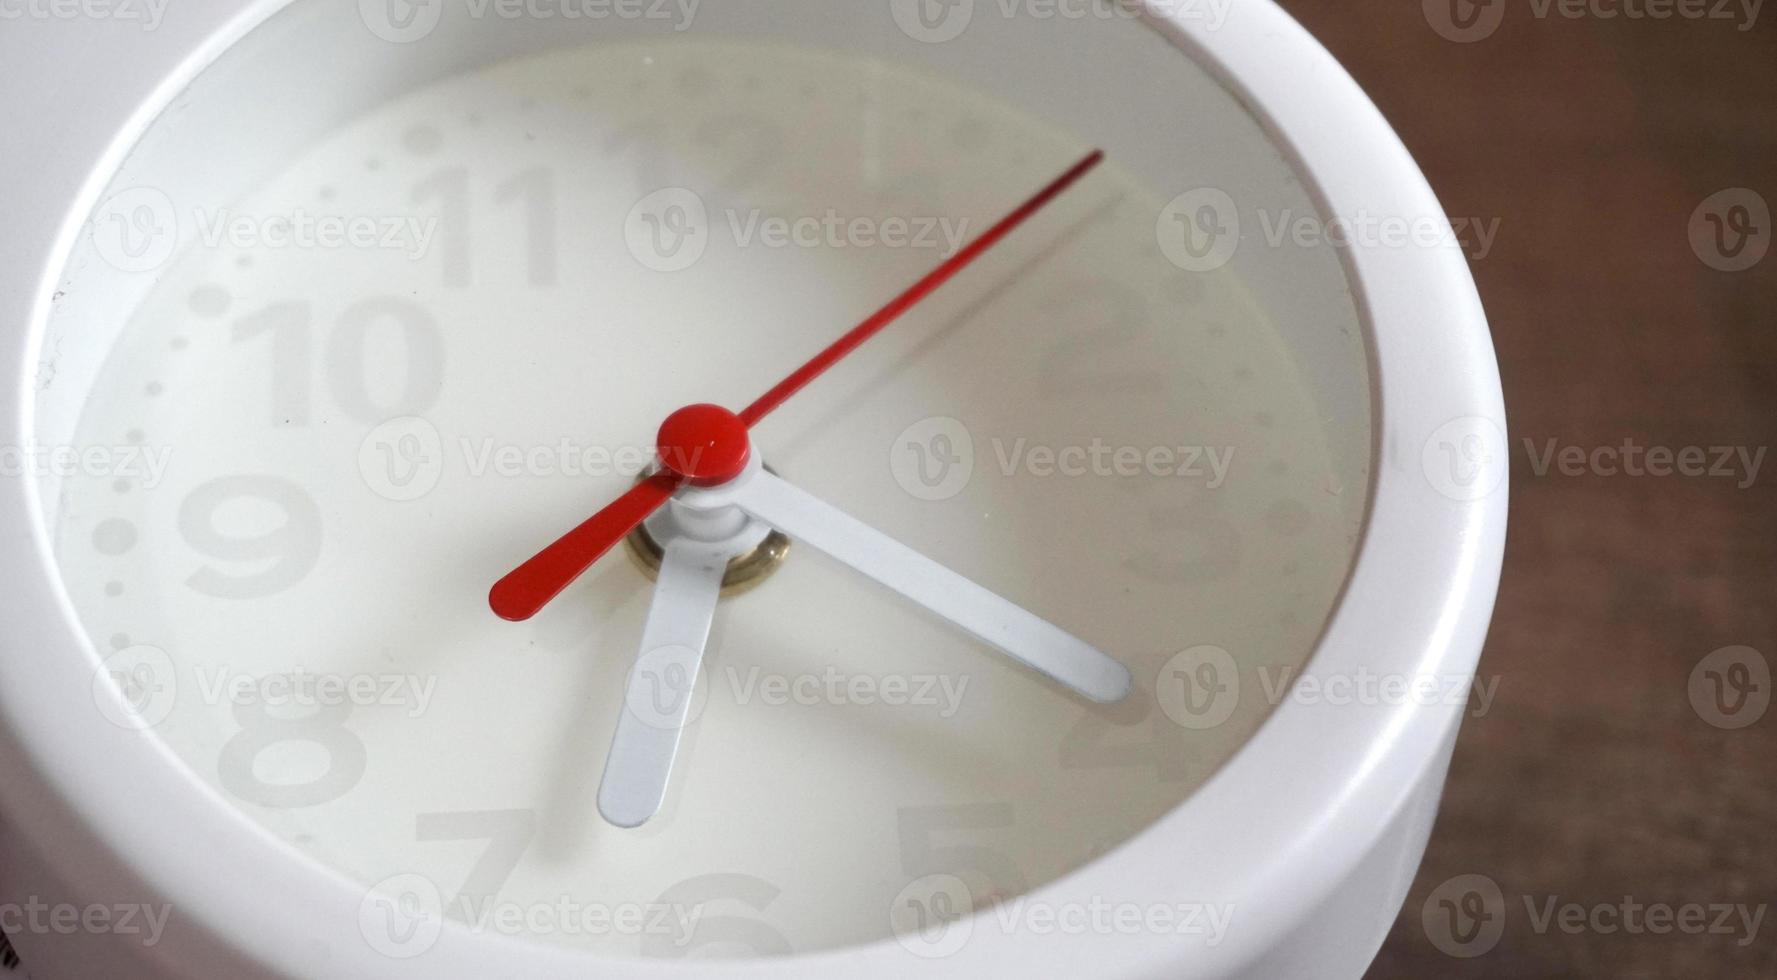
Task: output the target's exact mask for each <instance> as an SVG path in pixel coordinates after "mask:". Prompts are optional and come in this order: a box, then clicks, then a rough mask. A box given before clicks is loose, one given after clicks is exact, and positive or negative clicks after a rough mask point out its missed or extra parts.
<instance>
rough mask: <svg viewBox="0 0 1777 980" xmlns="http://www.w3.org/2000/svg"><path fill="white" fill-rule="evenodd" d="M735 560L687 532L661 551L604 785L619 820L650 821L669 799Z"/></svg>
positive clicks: (603, 805) (608, 811)
mask: <svg viewBox="0 0 1777 980" xmlns="http://www.w3.org/2000/svg"><path fill="white" fill-rule="evenodd" d="M727 567H728V557H727V555H726V554H725V553H722V552H720V551H719V550H718V549H716V548H712V547H711V546H709V545H705V544H700V543H698V542H696V541H692V540H689V539H684V538H679V539H675V540H673V541H671V542H670V543H668V544H667V546H666V549H665V554H664V555H662V556H661V560H660V575H659V579H658V580H657V581H656V583H655V586H654V602H653V605H652V606H650V607H649V609H648V623H647V625H646V626H645V627H644V628H643V630H642V649H641V654H640V655H639V656H638V657H637V658H636V665H635V669H634V670H632V671H631V672H630V675H629V685H628V688H627V689H626V690H625V692H624V695H623V712H622V714H621V715H620V716H619V717H618V719H617V733H616V734H615V735H613V736H612V737H611V752H610V755H608V756H607V757H606V758H605V775H604V780H603V782H602V783H601V784H600V786H599V798H598V806H599V812H600V813H601V814H603V815H604V817H605V819H606V820H609V821H610V822H611V823H613V824H615V825H617V826H619V827H625V828H632V827H639V826H641V825H642V824H644V823H646V822H648V820H649V819H650V818H651V817H653V816H654V815H655V814H656V813H658V812H660V805H661V803H662V801H664V800H665V799H666V787H667V780H668V778H669V777H670V776H671V775H672V770H673V758H674V757H675V756H676V755H677V754H678V751H679V734H680V732H681V731H683V729H684V727H685V723H686V719H687V718H688V717H689V716H690V712H691V697H692V693H693V690H694V688H695V686H696V684H697V674H698V670H699V668H700V667H701V666H702V663H703V648H704V644H705V643H706V642H707V641H708V640H709V635H710V623H711V622H712V621H713V620H714V619H715V615H716V601H717V599H718V598H719V597H720V596H721V592H722V575H723V573H724V572H725V571H726V570H727Z"/></svg>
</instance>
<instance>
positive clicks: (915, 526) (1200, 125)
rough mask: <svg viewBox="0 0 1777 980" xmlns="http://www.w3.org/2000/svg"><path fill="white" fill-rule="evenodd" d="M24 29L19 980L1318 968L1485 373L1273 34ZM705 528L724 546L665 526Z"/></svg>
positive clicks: (1237, 24) (16, 666)
mask: <svg viewBox="0 0 1777 980" xmlns="http://www.w3.org/2000/svg"><path fill="white" fill-rule="evenodd" d="M32 9H33V12H32V13H30V14H29V15H27V16H24V17H21V18H20V19H17V20H15V21H9V22H7V23H6V25H5V26H4V28H3V29H0V72H4V73H5V76H6V79H7V92H8V93H9V94H8V95H7V96H6V97H5V99H4V100H0V200H3V201H4V202H5V213H6V215H7V216H8V231H7V234H6V235H5V236H3V237H0V378H3V379H4V383H5V385H6V389H7V390H6V397H5V399H4V400H3V402H0V425H3V427H4V428H3V433H0V449H3V450H4V452H5V458H4V459H0V464H4V467H5V473H4V475H3V476H0V585H3V588H0V621H3V623H4V626H5V630H4V635H3V637H0V643H3V645H4V657H5V665H6V678H7V680H6V683H5V684H4V685H0V808H3V810H0V815H3V818H4V822H3V823H0V911H3V912H4V913H5V918H4V919H3V920H0V925H4V927H5V928H6V930H7V932H8V933H9V934H10V936H11V940H12V942H13V944H14V945H15V946H16V948H17V949H18V951H19V953H20V954H21V956H22V957H23V959H24V962H25V967H26V969H28V970H29V971H30V974H31V975H32V976H33V977H35V978H37V980H75V978H86V977H94V976H129V977H142V978H156V977H164V978H208V977H267V978H270V977H291V978H298V977H325V978H328V980H351V978H372V977H427V978H453V977H463V978H469V977H486V976H490V975H511V976H523V977H554V976H563V977H566V976H601V977H602V976H609V977H625V978H642V980H648V978H662V980H665V978H672V980H714V978H718V977H721V978H748V977H759V978H764V977H771V978H786V977H787V978H814V977H831V976H834V975H839V974H843V975H846V976H849V977H853V978H857V980H888V978H897V980H899V978H905V977H932V978H941V977H971V978H973V977H984V976H986V977H1029V976H1081V977H1100V978H1116V980H1159V978H1162V977H1164V978H1180V977H1200V978H1211V977H1214V978H1235V977H1250V978H1280V977H1316V978H1322V977H1356V976H1359V975H1361V973H1362V972H1363V970H1364V969H1365V967H1366V966H1367V965H1368V963H1369V962H1370V960H1371V959H1372V958H1373V957H1374V955H1375V951H1376V950H1377V948H1378V947H1379V945H1380V943H1381V941H1382V937H1383V936H1384V935H1385V934H1386V932H1387V930H1388V928H1389V925H1390V924H1391V923H1392V921H1393V919H1394V917H1395V915H1396V913H1397V912H1398V910H1399V908H1400V905H1401V902H1402V901H1403V898H1404V896H1405V894H1406V891H1407V888H1408V886H1409V884H1410V882H1411V880H1412V877H1413V874H1414V871H1415V868H1416V867H1417V865H1418V862H1419V858H1420V856H1421V854H1422V853H1423V849H1424V846H1425V841H1426V838H1427V835H1428V834H1429V832H1430V828H1431V824H1432V821H1433V818H1434V816H1435V811H1436V806H1437V802H1438V799H1439V796H1440V793H1441V791H1442V786H1443V782H1444V777H1445V772H1446V768H1447V765H1448V760H1449V756H1450V751H1451V747H1452V745H1453V743H1454V740H1455V736H1456V732H1457V730H1458V727H1459V724H1460V721H1461V718H1462V716H1463V713H1464V711H1465V708H1466V703H1467V702H1466V693H1467V690H1468V686H1469V683H1470V681H1471V680H1472V678H1473V677H1474V675H1475V670H1476V663H1477V659H1478V657H1479V652H1480V648H1481V643H1482V639H1483V637H1484V634H1485V631H1486V625H1487V621H1488V617H1489V615H1490V613H1491V609H1492V604H1493V598H1494V592H1495V588H1496V585H1497V580H1498V574H1499V566H1500V555H1501V550H1502V544H1503V539H1504V527H1505V507H1506V488H1505V476H1506V474H1505V469H1504V468H1505V458H1506V454H1505V451H1504V440H1505V435H1504V426H1505V420H1504V409H1503V406H1502V402H1501V396H1500V389H1499V382H1498V376H1497V370H1496V367H1495V364H1494V361H1493V353H1492V348H1491V344H1490V340H1489V336H1488V333H1487V329H1486V324H1485V321H1484V317H1483V314H1482V311H1481V308H1480V304H1479V301H1478V298H1477V296H1476V294H1475V291H1474V287H1473V284H1472V282H1471V280H1470V278H1469V275H1468V271H1467V268H1466V265H1465V262H1464V259H1463V256H1462V254H1461V252H1460V250H1459V249H1458V247H1457V246H1456V244H1455V242H1454V240H1453V238H1452V236H1450V235H1448V234H1447V230H1448V226H1447V224H1446V225H1444V226H1443V232H1444V233H1438V230H1439V221H1440V220H1441V211H1440V209H1439V207H1438V204H1437V202H1436V200H1435V199H1434V197H1433V196H1432V193H1431V191H1430V190H1429V189H1428V188H1427V186H1426V184H1425V181H1424V179H1423V177H1422V176H1421V175H1420V174H1419V172H1418V170H1417V169H1416V168H1415V166H1414V165H1413V163H1412V161H1411V159H1410V158H1409V157H1408V155H1407V153H1406V151H1405V149H1404V148H1403V147H1402V146H1401V145H1400V143H1399V141H1398V140H1397V139H1396V137H1395V136H1394V135H1393V134H1392V132H1391V131H1390V130H1389V129H1388V127H1387V125H1386V124H1385V123H1384V121H1383V120H1382V119H1381V118H1380V116H1379V115H1378V114H1377V112H1376V111H1375V109H1374V108H1373V107H1372V106H1371V105H1370V103H1369V102H1368V101H1367V100H1366V99H1365V98H1364V97H1363V96H1362V94H1361V93H1360V92H1359V91H1358V89H1357V88H1356V86H1355V84H1354V83H1353V82H1352V81H1351V80H1350V78H1349V77H1348V76H1347V75H1346V74H1345V73H1344V72H1343V71H1341V70H1340V69H1339V68H1338V66H1337V65H1336V64H1335V63H1334V62H1333V61H1332V60H1331V58H1330V57H1329V56H1328V55H1327V54H1326V53H1325V52H1324V51H1323V50H1322V49H1320V48H1319V47H1318V46H1317V45H1316V44H1315V43H1314V42H1313V41H1312V40H1311V39H1310V38H1309V37H1307V36H1306V34H1305V33H1304V32H1303V31H1302V30H1301V29H1300V28H1299V27H1298V26H1297V25H1296V24H1294V23H1293V22H1292V21H1291V20H1290V19H1289V18H1288V17H1287V16H1286V15H1285V14H1283V13H1282V12H1281V11H1280V10H1279V9H1278V8H1276V7H1275V6H1273V5H1272V4H1270V3H1268V2H1261V0H1239V2H1234V3H1231V4H1151V5H1142V4H1135V3H1130V4H1123V5H1117V4H1100V3H1081V4H1000V3H993V4H990V3H985V2H981V3H970V2H967V0H962V2H950V3H939V2H927V0H919V2H905V3H903V2H901V0H884V2H873V3H863V2H860V3H843V4H841V3H833V2H831V0H819V2H814V0H808V2H803V0H769V2H767V0H757V2H748V3H740V2H731V0H704V2H703V3H701V4H699V3H693V2H686V3H653V2H637V3H593V2H578V0H576V2H563V3H530V4H503V3H497V2H496V3H488V4H478V3H468V2H453V0H429V2H421V3H407V2H404V0H388V2H384V0H364V2H362V3H358V4H340V3H331V2H321V0H293V2H259V3H251V4H247V5H245V7H244V8H239V7H238V5H234V4H228V3H221V2H217V3H200V4H186V5H177V6H174V7H159V6H158V5H153V4H148V5H143V6H141V7H140V8H131V7H128V6H127V5H125V6H119V7H117V8H115V9H114V8H109V7H108V8H106V9H105V10H104V11H99V12H96V13H95V12H94V11H92V10H87V11H83V12H81V13H80V15H79V16H78V17H71V18H63V17H62V14H60V13H57V12H56V11H57V10H58V9H60V8H53V7H52V6H43V7H41V8H32ZM64 12H65V11H64ZM1094 150H1098V151H1102V157H1099V156H1096V155H1094V156H1087V154H1089V153H1090V152H1091V151H1094ZM1082 158H1084V161H1085V162H1084V163H1083V164H1081V165H1080V166H1077V167H1076V169H1075V170H1073V171H1068V174H1069V176H1068V178H1067V179H1066V180H1065V181H1063V182H1059V183H1053V184H1052V183H1050V182H1051V181H1052V180H1053V179H1054V178H1055V175H1056V174H1058V173H1062V172H1064V171H1066V170H1067V168H1068V167H1069V166H1070V165H1074V164H1075V162H1076V161H1081V160H1082ZM1101 161H1102V162H1101ZM1088 170H1089V171H1090V172H1088ZM1045 185H1048V186H1049V187H1050V188H1051V191H1052V193H1049V194H1047V196H1043V195H1040V196H1039V198H1038V199H1037V200H1038V201H1039V202H1040V203H1041V205H1042V206H1041V208H1040V209H1038V208H1025V209H1020V210H1015V209H1018V208H1019V205H1020V204H1021V202H1025V201H1028V200H1031V199H1030V195H1031V194H1032V193H1034V192H1037V191H1038V190H1039V188H1044V187H1045ZM1009 215H1010V216H1012V217H1015V218H1016V221H1010V223H1008V221H1009V218H1008V216H1009ZM972 243H979V244H977V245H973V246H972ZM987 244H991V245H992V248H991V249H990V250H989V249H987V248H986V247H985V246H986V245H987ZM959 257H960V258H959ZM963 260H967V267H966V268H962V267H961V265H960V264H961V263H962V262H963ZM952 266H955V267H956V268H951V267H952ZM933 269H951V271H950V272H949V273H946V278H944V281H943V282H942V283H941V284H940V283H934V284H933V286H934V288H932V289H929V290H925V291H923V292H920V294H919V295H918V296H917V299H918V302H917V303H909V304H906V305H905V307H904V308H896V309H894V312H895V314H896V315H895V316H894V317H893V320H894V322H892V323H886V325H883V326H882V328H881V329H880V331H879V332H874V333H872V334H871V335H870V338H869V339H868V341H867V343H865V344H863V345H862V346H860V347H858V348H857V349H855V350H853V351H850V352H848V353H847V354H846V356H845V358H844V359H843V360H842V361H839V362H838V363H836V364H834V365H832V366H831V368H830V370H826V371H825V372H824V373H822V374H820V376H819V377H816V378H813V379H812V380H810V381H809V383H808V384H807V385H805V386H800V387H798V388H797V390H796V391H795V393H794V396H793V397H790V398H787V399H786V400H783V401H782V402H781V405H779V404H777V403H774V404H773V409H774V410H773V412H772V413H771V414H770V417H769V418H762V419H753V418H750V417H749V418H747V420H746V421H747V422H748V423H749V424H750V425H751V431H750V433H748V436H747V441H748V444H749V447H750V453H751V454H752V455H750V456H748V457H747V458H746V459H745V461H744V462H745V465H746V467H747V468H746V470H745V475H744V476H743V477H738V478H734V479H733V482H732V483H724V484H721V485H709V486H706V485H703V484H699V485H697V486H691V485H689V484H687V485H684V486H680V485H679V484H676V483H675V484H673V486H670V487H667V488H666V490H664V491H662V492H663V494H665V493H670V494H672V497H671V501H670V503H667V502H665V500H666V498H665V497H664V496H663V498H662V502H661V506H662V508H663V509H661V510H659V511H658V512H657V514H656V516H655V517H653V518H650V519H649V521H648V523H646V524H643V525H641V528H642V529H641V530H639V531H636V532H635V533H634V534H632V535H630V537H629V538H628V545H626V546H625V548H622V549H618V550H617V551H614V552H613V553H612V554H611V555H610V556H608V557H605V558H603V559H601V560H599V561H597V563H595V564H592V565H591V568H590V570H589V571H586V572H585V573H584V574H579V572H580V568H579V567H575V568H573V569H570V571H571V572H573V573H574V574H572V575H569V576H566V577H564V578H562V581H561V582H560V583H558V584H560V585H565V588H561V589H559V590H558V591H555V590H551V591H549V592H548V594H547V595H542V596H540V599H543V600H549V601H548V602H547V605H544V604H543V602H541V601H539V602H537V603H535V604H534V606H535V608H531V607H527V608H526V609H525V610H524V615H523V616H514V615H507V613H505V612H501V614H500V615H495V611H498V610H499V609H500V607H501V601H500V596H499V592H498V590H496V591H495V594H494V600H493V605H494V609H492V610H490V607H489V588H490V586H492V585H493V584H494V582H495V581H496V580H500V581H502V582H503V581H505V580H503V579H500V576H502V575H503V574H505V573H507V572H508V571H509V570H511V569H513V568H514V567H515V566H518V567H521V568H522V567H528V566H520V563H521V562H525V561H526V559H527V558H528V557H530V556H532V555H533V554H538V553H539V552H538V549H540V548H544V547H545V546H546V545H548V544H549V542H550V541H551V540H553V539H555V538H556V536H557V535H559V534H560V533H561V532H562V531H564V530H566V529H568V528H570V527H574V526H575V525H576V524H578V523H579V522H581V521H584V520H586V519H587V517H588V515H590V514H593V513H594V512H595V511H599V509H600V508H601V507H603V506H605V505H606V504H607V503H609V502H610V501H611V500H612V499H615V498H618V497H619V496H621V495H626V494H632V493H636V492H642V491H638V490H634V489H632V488H635V487H638V486H641V487H646V486H648V485H649V484H650V482H651V481H656V480H659V479H660V478H661V474H662V473H667V474H668V475H672V474H674V473H677V472H678V471H676V470H672V469H671V468H672V466H673V465H674V464H673V463H672V461H671V460H669V459H667V458H666V457H667V455H668V454H667V453H665V452H664V451H663V450H664V445H665V441H666V437H665V436H664V435H662V436H661V438H660V439H659V440H657V439H656V431H657V429H661V427H662V420H663V419H667V418H668V417H669V416H672V417H680V416H677V415H675V413H676V412H678V411H679V410H682V409H685V406H707V405H710V404H714V405H722V406H729V407H730V408H734V409H737V410H738V409H739V408H740V406H742V405H744V404H746V403H747V401H748V400H749V399H751V398H753V397H754V396H756V395H758V393H759V392H761V391H764V390H766V389H767V388H768V387H769V386H770V385H772V384H773V383H774V382H777V381H778V379H780V378H781V377H783V375H784V373H785V372H786V371H788V370H790V369H791V368H793V367H795V366H796V365H797V364H800V363H802V362H803V361H805V360H806V359H807V358H809V357H810V356H812V355H815V354H816V353H817V352H818V351H821V350H822V348H823V347H825V346H826V345H828V344H830V343H833V342H834V341H835V339H836V338H839V337H841V336H842V335H845V334H846V332H847V331H848V330H850V329H852V328H853V327H854V325H856V324H858V323H859V322H860V321H866V318H867V317H869V316H870V315H871V314H872V313H873V312H875V311H877V310H879V309H882V308H883V304H885V303H891V301H893V300H895V298H896V297H897V296H901V295H904V293H903V291H904V290H907V289H908V287H909V286H910V285H912V284H914V283H916V282H920V281H922V280H921V277H922V276H927V275H929V274H931V273H932V270H933ZM951 273H953V274H951ZM891 306H893V304H892V303H891ZM866 322H868V321H866ZM773 390H775V389H773ZM698 411H700V412H702V411H706V409H703V408H699V409H698ZM743 414H744V413H743ZM736 417H737V418H738V417H739V416H736ZM720 418H722V419H727V418H729V416H728V415H721V416H720ZM668 428H670V426H668ZM662 431H663V432H664V431H665V430H662ZM712 445H714V444H713V443H712ZM657 450H662V451H661V452H660V453H659V460H658V461H657V459H656V452H657ZM735 462H736V468H735V469H734V471H733V472H734V473H740V472H741V470H740V469H739V466H740V457H739V456H736V457H735ZM657 466H664V467H667V469H666V470H661V471H658V472H657V470H656V467H657ZM694 469H695V468H694V467H690V468H686V469H685V473H686V474H690V473H692V471H693V470H694ZM650 474H653V475H650ZM675 478H676V477H675ZM685 479H687V480H689V479H690V476H689V475H687V476H685ZM638 480H640V481H643V482H642V483H640V484H638V482H637V481H638ZM624 499H629V497H627V496H624ZM730 504H733V505H734V507H735V508H738V509H734V510H733V512H732V515H729V511H728V510H725V509H724V508H727V507H729V505H730ZM718 505H719V506H718ZM709 514H717V515H718V516H721V515H729V516H732V517H733V519H734V520H735V521H736V522H751V523H736V524H735V525H734V526H733V527H731V528H729V529H728V530H727V531H724V532H723V534H726V535H728V536H729V537H730V538H732V539H733V540H743V539H744V545H745V549H751V550H749V551H747V553H746V554H744V555H742V554H740V553H739V552H736V553H735V554H732V555H731V554H728V553H726V552H709V551H707V550H699V548H701V547H702V546H701V545H699V546H698V547H691V546H689V545H686V544H684V542H683V541H678V540H675V539H673V538H672V537H671V536H672V535H673V534H677V533H682V532H685V531H686V529H687V528H689V527H691V526H693V525H695V524H696V523H697V522H698V521H700V520H705V519H706V518H707V517H708V515H709ZM637 519H638V520H639V517H638V518H637ZM723 519H726V517H723ZM725 540H726V539H725ZM623 550H628V551H630V552H631V554H630V555H628V556H625V555H624V554H622V551H623ZM548 553H549V552H547V551H545V552H543V553H542V554H543V555H547V554H548ZM687 556H689V557H687ZM583 557H585V556H583ZM593 557H597V556H590V557H586V561H587V562H591V561H592V558H593ZM730 558H733V559H734V560H733V562H732V563H731V564H729V565H727V566H723V564H722V562H724V561H727V560H729V559H730ZM859 572H862V573H863V574H861V575H860V574H858V573H859ZM514 574H517V573H514ZM724 576H725V577H724ZM655 579H658V580H659V581H658V584H657V583H656V582H655V581H654V580H655ZM724 582H726V584H727V587H725V588H723V587H722V585H723V583H724ZM883 585H888V586H889V588H883V587H882V586H883ZM719 588H720V589H721V591H720V597H719V598H718V594H717V590H718V589H719ZM933 613H937V615H933ZM502 617H504V618H502ZM509 620H512V621H509ZM649 644H652V645H653V646H652V647H650V646H649ZM663 650H665V651H668V652H669V653H672V654H673V655H672V656H666V657H665V658H664V660H663V659H662V657H661V651H663ZM679 652H683V653H685V654H686V656H684V657H679V656H678V655H677V654H678V653H679ZM1002 654H1010V656H1004V655H1002ZM675 684H679V685H681V686H680V687H675V686H674V685H675ZM652 715H657V716H658V717H660V718H665V719H668V720H667V721H666V722H663V723H660V724H657V725H654V726H650V725H649V724H647V720H648V717H649V716H652ZM638 719H640V720H639V721H638ZM661 731H666V732H668V733H669V734H668V735H666V736H662V735H660V734H659V732H661ZM614 732H615V733H616V734H615V736H614V735H613V733H614ZM669 773H670V775H669ZM601 780H602V783H603V785H602V786H601Z"/></svg>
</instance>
